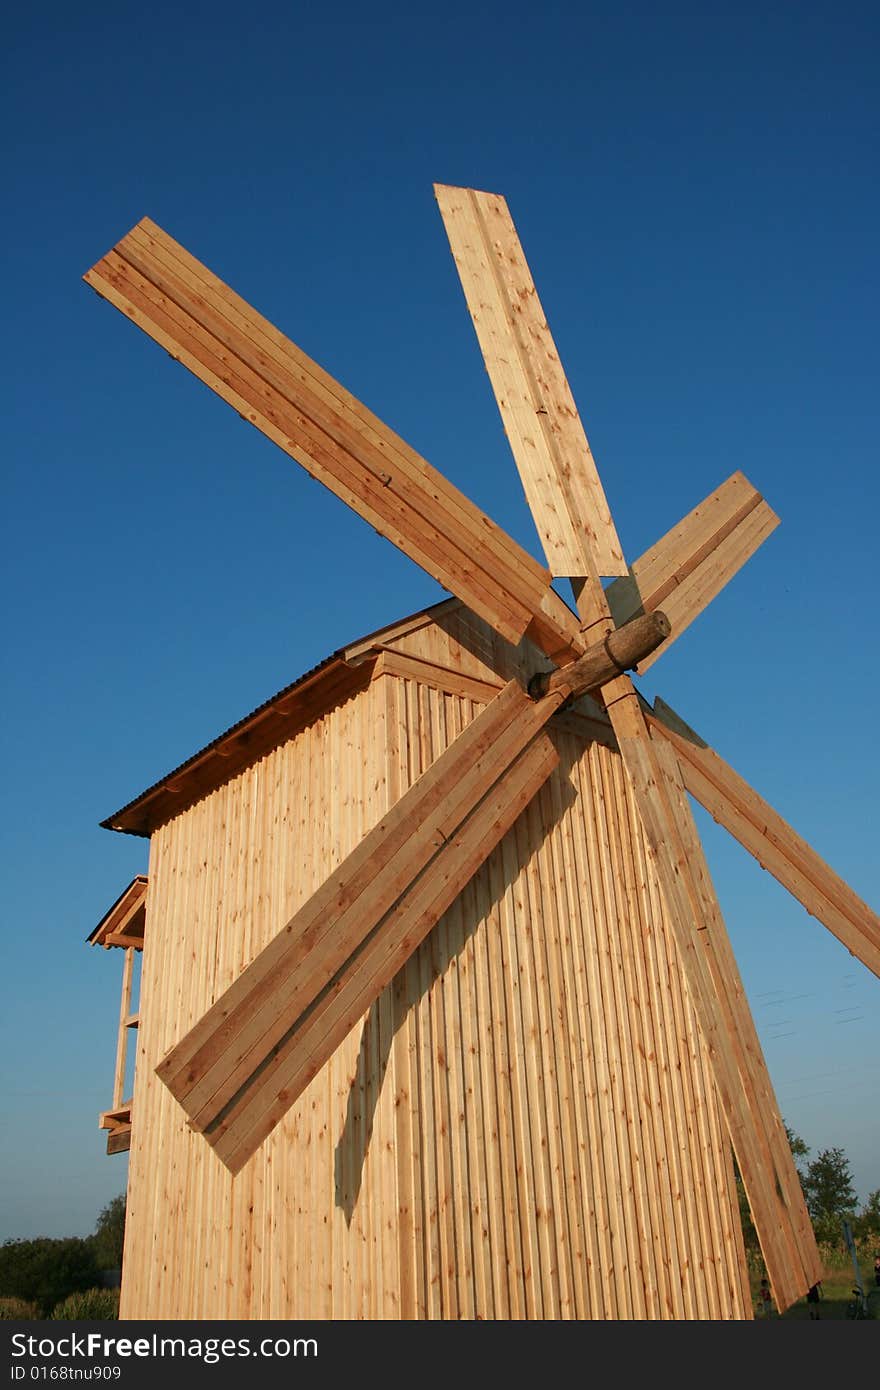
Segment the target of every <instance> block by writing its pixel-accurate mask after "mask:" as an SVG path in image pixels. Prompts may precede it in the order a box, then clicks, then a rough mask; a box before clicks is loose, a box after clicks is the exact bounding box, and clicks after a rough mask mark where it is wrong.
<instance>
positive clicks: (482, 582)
mask: <svg viewBox="0 0 880 1390" xmlns="http://www.w3.org/2000/svg"><path fill="white" fill-rule="evenodd" d="M84 278H85V280H86V282H87V283H88V284H89V285H91V286H92V287H93V288H94V289H95V290H96V291H97V292H98V294H100V295H101V296H102V297H103V298H105V299H107V300H109V301H110V303H112V304H114V305H115V306H116V307H117V308H118V309H120V310H121V311H122V312H123V313H125V314H126V315H127V316H128V317H129V318H130V319H132V320H133V321H134V322H135V323H136V324H137V325H138V326H139V327H140V328H142V329H143V330H144V332H146V333H148V334H149V335H150V337H152V338H153V339H155V341H156V342H158V343H160V344H161V345H162V346H163V347H164V348H166V349H167V351H168V352H169V353H171V355H172V356H173V357H174V358H176V359H177V360H178V361H180V362H182V363H183V364H184V365H185V366H186V367H188V368H189V370H190V371H191V372H193V373H194V375H195V376H197V377H198V378H199V379H200V380H201V381H203V382H205V384H206V385H208V386H210V387H211V389H212V390H213V391H215V392H216V393H217V395H219V396H220V397H221V398H222V399H223V400H225V401H227V402H228V404H230V405H231V406H233V408H234V409H235V410H237V411H238V413H239V414H240V415H241V416H242V418H243V419H245V420H247V421H249V422H250V423H251V424H253V425H255V426H256V427H257V428H258V429H259V430H261V431H262V432H263V434H265V435H266V436H267V437H268V438H269V439H271V440H273V441H274V443H276V444H277V445H278V446H279V447H280V448H281V449H283V450H284V451H285V453H287V454H288V455H289V456H290V457H291V458H295V459H296V460H297V461H298V462H299V463H301V464H302V465H303V467H304V468H305V469H306V471H307V472H309V473H310V474H311V476H312V477H314V478H317V479H318V480H319V481H320V482H322V483H324V485H325V486H326V487H328V488H329V489H330V490H331V492H333V493H335V495H336V496H337V497H339V498H341V499H342V501H344V502H346V503H347V504H348V505H349V506H350V507H352V508H353V510H354V511H356V512H357V513H358V515H359V516H362V517H363V518H364V519H365V520H366V521H368V522H369V523H370V525H371V526H373V527H375V529H376V530H377V531H378V532H379V533H380V534H381V535H384V536H386V537H387V538H388V540H390V541H392V542H393V543H394V544H395V545H396V546H398V547H399V548H400V549H401V550H402V551H403V552H404V553H405V554H406V555H408V556H409V557H410V558H411V559H412V560H414V561H415V562H416V564H418V565H421V567H422V568H423V569H424V570H426V571H427V572H428V574H430V575H432V576H433V578H435V579H436V580H437V581H438V582H439V583H440V584H442V585H444V586H445V587H446V588H447V589H449V591H450V592H451V593H453V594H455V595H456V597H458V598H460V599H461V600H462V602H463V603H465V604H467V606H468V607H469V608H471V609H473V611H474V612H476V613H479V614H480V616H481V617H483V618H485V620H486V621H487V622H488V623H489V624H490V625H491V626H492V627H493V628H495V630H496V631H497V632H499V633H501V635H502V636H503V637H505V638H506V639H507V640H508V641H509V642H513V643H516V642H518V641H519V639H520V638H521V637H522V636H523V634H524V633H526V632H527V633H528V635H529V637H531V638H532V639H533V640H534V641H535V642H536V643H537V645H538V646H539V647H540V648H541V649H542V650H543V651H544V652H545V653H546V654H547V656H548V657H549V658H550V659H551V660H552V661H556V662H563V661H568V660H572V659H573V658H574V657H576V656H578V655H579V654H580V653H581V652H582V651H583V650H584V643H583V641H582V639H581V637H580V634H579V631H578V623H577V620H576V618H575V617H574V615H573V614H572V613H571V611H570V609H569V608H568V607H567V606H566V605H565V604H564V603H563V601H562V600H561V599H560V598H559V596H558V595H557V594H556V593H555V591H554V590H553V589H552V587H551V584H550V576H549V574H548V573H547V571H546V570H545V569H544V568H543V567H542V566H541V565H539V564H538V563H537V562H536V561H535V560H533V559H532V557H531V556H530V555H528V554H527V553H526V552H525V551H524V550H523V549H522V548H521V547H520V546H518V545H517V544H516V542H515V541H513V540H512V539H511V538H510V537H509V536H508V535H507V534H506V533H505V532H504V531H502V530H501V529H500V528H499V527H498V526H496V525H495V524H494V522H492V521H490V519H489V518H488V517H487V516H485V515H484V514H483V513H482V512H481V511H480V510H479V509H478V508H477V507H475V506H474V505H473V503H472V502H470V501H469V500H468V499H467V498H466V497H465V496H464V495H463V494H462V493H460V492H459V491H458V490H457V489H456V488H455V487H453V486H452V484H451V483H449V482H448V481H447V480H446V479H445V478H444V477H443V476H442V475H441V474H440V473H438V472H437V471H436V469H434V468H432V467H431V466H430V464H428V463H427V462H426V461H425V460H424V459H423V458H422V457H421V456H420V455H419V454H417V453H416V451H415V450H414V449H412V448H410V446H409V445H408V444H406V443H404V441H403V440H402V439H401V438H400V437H399V436H398V435H396V434H395V433H394V432H393V431H392V430H390V429H389V428H388V427H387V426H386V425H384V424H383V423H382V422H381V420H379V419H378V418H377V417H376V416H375V415H373V414H372V413H371V412H370V411H368V410H367V409H366V407H364V406H363V405H361V403H360V402H359V401H357V400H356V399H355V397H354V396H352V395H351V394H350V393H349V392H347V391H346V390H345V389H344V388H343V387H342V386H340V385H339V383H338V382H336V381H334V379H333V378H332V377H331V376H329V375H328V374H327V373H326V372H324V371H322V369H321V368H320V367H318V366H317V365H316V364H315V363H314V362H312V361H311V360H310V359H309V358H308V357H307V356H306V355H305V353H303V352H301V351H300V350H299V349H298V348H297V347H296V346H295V345H294V344H293V343H292V342H290V340H289V339H288V338H285V337H284V335H283V334H282V333H280V332H279V331H278V329H276V328H274V327H273V325H272V324H271V323H269V322H268V321H267V320H266V319H264V318H262V317H261V316H260V315H259V314H257V313H256V312H255V310H254V309H252V308H251V306H250V305H249V304H247V303H246V302H245V301H244V300H243V299H241V298H239V296H238V295H236V294H234V293H233V291H232V290H230V289H229V287H228V286H227V285H225V284H224V283H223V281H222V280H219V279H218V278H217V276H215V275H213V274H212V273H211V271H209V270H208V269H207V268H206V267H205V266H203V265H202V264H201V263H200V262H199V261H197V260H195V259H194V257H192V256H190V255H189V253H188V252H187V251H186V250H184V248H183V247H182V246H180V245H179V244H178V243H177V242H175V241H174V240H172V238H171V237H169V236H168V235H167V234H166V233H165V232H163V231H162V229H161V228H160V227H157V226H156V224H155V223H154V222H151V221H150V220H149V219H148V218H145V219H144V220H143V221H142V222H139V223H138V225H137V226H136V227H135V228H134V229H133V230H132V231H131V232H129V233H128V235H127V236H125V237H123V238H122V240H121V241H120V242H119V243H118V244H117V245H116V246H115V247H114V248H113V250H112V251H110V252H108V254H107V255H106V256H105V257H103V259H102V260H101V261H99V262H98V263H97V264H96V265H95V266H93V267H92V269H91V270H89V271H88V272H87V273H86V275H85V277H84Z"/></svg>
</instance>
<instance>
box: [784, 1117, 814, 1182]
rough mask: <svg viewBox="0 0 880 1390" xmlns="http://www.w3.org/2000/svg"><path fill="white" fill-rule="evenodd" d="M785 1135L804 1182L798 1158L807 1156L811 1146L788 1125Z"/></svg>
mask: <svg viewBox="0 0 880 1390" xmlns="http://www.w3.org/2000/svg"><path fill="white" fill-rule="evenodd" d="M785 1137H786V1139H787V1140H788V1147H789V1148H790V1149H791V1156H792V1158H793V1159H794V1166H795V1168H797V1172H798V1177H799V1178H800V1180H801V1183H803V1181H804V1175H803V1173H802V1172H801V1168H800V1165H799V1163H798V1159H799V1158H806V1157H807V1155H808V1154H809V1152H810V1150H809V1147H808V1146H807V1145H806V1144H805V1143H804V1141H803V1139H802V1138H801V1137H800V1135H799V1134H795V1132H794V1130H793V1129H790V1128H789V1126H788V1125H786V1126H785Z"/></svg>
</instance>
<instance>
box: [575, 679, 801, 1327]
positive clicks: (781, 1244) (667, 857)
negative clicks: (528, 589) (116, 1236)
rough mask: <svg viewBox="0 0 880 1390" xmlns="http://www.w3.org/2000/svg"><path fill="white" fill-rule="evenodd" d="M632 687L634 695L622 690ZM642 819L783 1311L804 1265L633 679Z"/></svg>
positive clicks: (629, 734)
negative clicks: (717, 978)
mask: <svg viewBox="0 0 880 1390" xmlns="http://www.w3.org/2000/svg"><path fill="white" fill-rule="evenodd" d="M624 686H629V690H626V689H624V688H623V687H624ZM602 694H603V699H604V700H605V702H606V708H607V709H608V713H609V716H610V718H611V722H612V725H613V727H614V732H615V734H616V736H617V742H618V746H619V748H620V752H621V756H622V758H623V762H624V766H625V767H626V770H627V773H628V775H629V778H630V782H631V784H632V788H633V792H634V794H635V799H636V804H637V806H638V809H639V815H640V817H641V820H642V824H643V826H644V829H645V833H646V836H647V839H648V843H649V845H650V847H651V850H652V852H653V855H654V860H655V863H656V867H657V873H658V877H659V880H660V885H661V888H662V891H663V898H664V901H665V904H666V909H667V912H668V915H669V921H670V924H671V927H672V931H673V935H674V937H675V942H676V946H677V951H678V957H679V960H680V962H681V966H682V970H683V972H684V976H685V979H686V982H687V989H688V995H689V997H690V1000H691V1003H692V1005H693V1008H694V1012H695V1014H696V1017H697V1021H698V1024H699V1028H700V1033H701V1035H702V1039H703V1043H704V1045H705V1047H706V1050H707V1053H708V1056H709V1059H710V1062H711V1065H712V1071H713V1076H714V1080H715V1087H716V1091H717V1093H718V1098H719V1101H720V1104H721V1109H722V1112H723V1114H724V1118H725V1120H726V1122H727V1128H728V1133H729V1134H730V1139H731V1143H732V1144H733V1149H734V1152H735V1154H736V1159H737V1163H738V1164H739V1169H740V1174H741V1176H742V1180H743V1186H744V1188H745V1192H746V1196H747V1198H748V1201H749V1206H750V1208H751V1212H752V1219H753V1221H754V1224H755V1229H756V1231H757V1233H758V1239H759V1240H760V1243H761V1250H762V1252H763V1255H764V1261H765V1263H766V1265H767V1272H768V1274H769V1276H770V1282H771V1286H772V1288H773V1293H774V1297H775V1298H776V1301H777V1303H778V1305H779V1307H780V1308H784V1307H788V1306H789V1305H790V1304H791V1303H793V1302H794V1301H795V1300H796V1299H797V1298H799V1297H801V1296H802V1295H803V1294H804V1293H805V1292H806V1288H805V1286H804V1285H803V1261H802V1260H801V1259H799V1258H798V1259H796V1258H795V1257H794V1256H793V1253H792V1249H793V1245H794V1243H795V1242H794V1237H793V1236H792V1234H791V1232H790V1229H789V1218H788V1211H787V1208H786V1206H785V1203H784V1201H783V1200H782V1198H781V1197H780V1194H779V1192H778V1190H777V1187H776V1183H775V1178H774V1173H773V1168H772V1166H768V1164H767V1157H766V1141H765V1137H764V1135H763V1133H762V1126H761V1125H760V1123H759V1122H758V1120H757V1118H756V1115H755V1113H754V1110H753V1107H752V1104H751V1103H750V1097H749V1095H748V1094H747V1092H746V1089H745V1086H744V1077H743V1073H742V1072H741V1070H740V1067H739V1065H738V1062H737V1051H738V1044H737V1040H736V1037H735V1035H734V1034H732V1033H731V1031H730V1029H731V1021H730V1017H729V1014H728V1013H726V1011H725V1008H724V1005H723V1002H722V999H721V998H719V994H718V991H717V989H716V986H715V983H714V981H713V978H712V972H711V969H710V963H709V958H708V955H707V952H706V949H705V947H704V944H703V940H702V938H703V936H704V934H705V932H706V930H707V928H708V926H709V924H708V923H707V921H706V919H705V916H704V912H703V906H702V904H701V902H700V898H699V894H698V893H697V892H696V890H695V887H694V884H693V881H692V879H691V876H690V873H689V870H688V846H687V844H686V843H685V841H684V840H683V838H682V834H681V829H680V825H679V817H678V816H677V815H676V812H675V809H674V798H673V797H672V795H671V793H670V790H669V786H668V782H667V779H666V777H665V775H664V771H663V768H662V766H661V764H660V762H659V760H658V758H657V755H656V751H655V750H654V748H653V745H652V742H651V737H650V734H649V732H648V728H647V725H646V723H645V720H644V717H643V715H642V712H641V709H640V707H639V704H638V699H637V697H636V695H635V692H634V690H633V689H632V683H631V681H630V680H629V677H627V676H622V677H620V678H619V679H618V680H617V681H614V682H612V683H610V684H609V685H608V686H606V687H605V688H604V689H603V692H602Z"/></svg>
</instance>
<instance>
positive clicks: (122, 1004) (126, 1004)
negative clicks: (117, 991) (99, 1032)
mask: <svg viewBox="0 0 880 1390" xmlns="http://www.w3.org/2000/svg"><path fill="white" fill-rule="evenodd" d="M133 971H134V947H133V946H129V947H128V949H127V950H126V952H125V958H124V960H123V964H122V996H121V998H120V1001H119V1029H118V1033H117V1038H116V1069H115V1071H114V1075H113V1109H114V1110H116V1109H117V1108H118V1107H119V1106H120V1105H121V1104H122V1096H123V1091H124V1087H125V1063H126V1059H127V1056H128V1016H129V1014H130V1013H131V981H132V973H133Z"/></svg>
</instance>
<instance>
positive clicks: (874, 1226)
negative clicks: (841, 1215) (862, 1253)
mask: <svg viewBox="0 0 880 1390" xmlns="http://www.w3.org/2000/svg"><path fill="white" fill-rule="evenodd" d="M853 1232H854V1234H855V1235H857V1236H858V1237H859V1239H860V1240H869V1241H871V1242H872V1243H873V1244H874V1245H876V1246H877V1247H878V1248H880V1187H878V1188H877V1190H876V1192H869V1193H868V1199H867V1201H866V1202H865V1205H864V1206H863V1207H862V1209H861V1211H860V1212H859V1214H858V1216H857V1217H856V1219H855V1221H854V1222H853Z"/></svg>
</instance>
